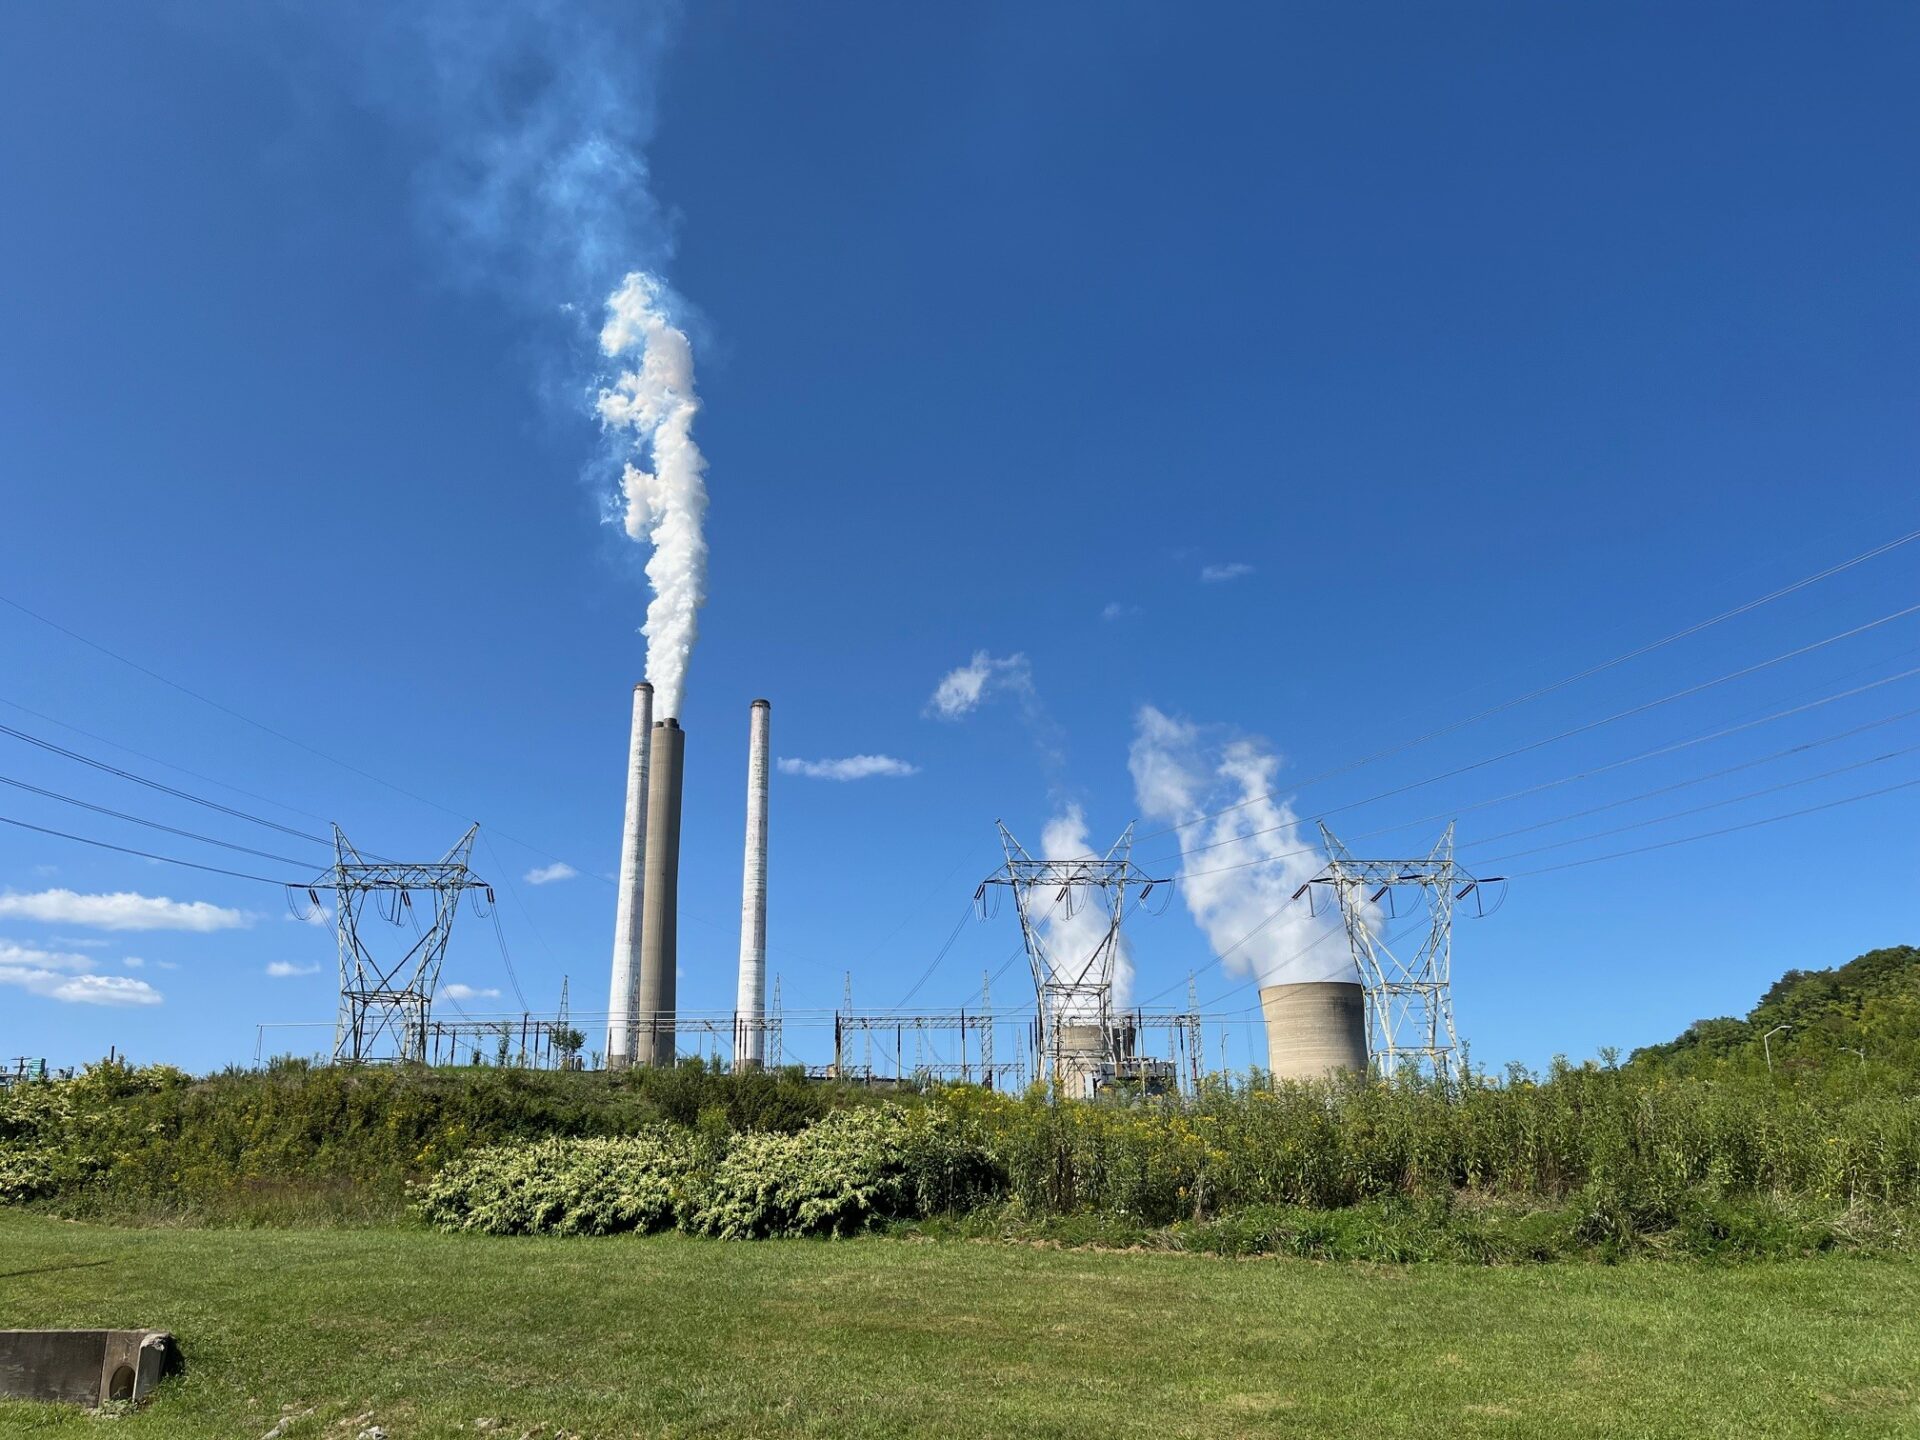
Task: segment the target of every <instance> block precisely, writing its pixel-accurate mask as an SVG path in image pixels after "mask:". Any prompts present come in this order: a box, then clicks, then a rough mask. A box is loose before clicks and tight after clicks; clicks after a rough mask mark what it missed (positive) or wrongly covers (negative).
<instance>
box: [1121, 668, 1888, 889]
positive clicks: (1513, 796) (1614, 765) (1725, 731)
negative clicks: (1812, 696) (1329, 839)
mask: <svg viewBox="0 0 1920 1440" xmlns="http://www.w3.org/2000/svg"><path fill="white" fill-rule="evenodd" d="M1914 675H1920V667H1915V668H1914V669H1912V670H1905V671H1902V672H1901V673H1900V674H1898V675H1892V676H1888V677H1887V678H1886V679H1884V680H1876V681H1874V682H1873V683H1872V684H1869V685H1860V686H1856V687H1854V688H1853V689H1851V690H1844V691H1841V692H1840V693H1838V694H1836V695H1828V696H1824V697H1822V698H1821V699H1818V700H1813V701H1809V702H1807V703H1806V704H1803V705H1795V706H1791V707H1790V708H1788V709H1785V710H1776V711H1775V712H1773V713H1772V714H1771V715H1763V716H1760V717H1759V718H1757V719H1753V720H1744V721H1741V722H1740V723H1739V724H1737V725H1730V726H1725V727H1723V728H1721V729H1718V730H1712V731H1708V732H1706V733H1705V734H1702V735H1695V736H1692V737H1690V738H1688V739H1685V740H1677V741H1674V742H1672V743H1671V744H1667V745H1660V746H1656V747H1655V748H1654V749H1651V750H1643V751H1641V752H1640V753H1639V754H1637V755H1629V756H1627V757H1625V758H1624V759H1620V760H1610V761H1608V762H1606V763H1605V764H1603V765H1595V766H1590V767H1589V768H1587V769H1585V770H1578V771H1575V772H1574V773H1572V774H1570V775H1562V776H1559V777H1557V778H1555V779H1552V780H1543V781H1541V782H1540V783H1538V784H1535V785H1528V786H1525V787H1523V788H1522V789H1519V790H1510V791H1508V792H1507V793H1506V794H1504V795H1495V796H1491V797H1489V798H1487V799H1485V800H1474V801H1470V802H1469V803H1467V804H1465V805H1458V806H1454V807H1453V808H1451V809H1449V810H1444V811H1439V812H1436V813H1434V814H1432V815H1424V816H1421V817H1420V818H1419V819H1417V820H1408V821H1404V822H1402V823H1399V824H1394V825H1383V826H1380V827H1378V828H1377V829H1373V830H1364V831H1361V832H1360V833H1359V834H1357V835H1355V836H1353V837H1352V838H1353V839H1356V840H1360V839H1367V838H1370V837H1372V836H1375V835H1389V834H1392V833H1393V832H1394V831H1396V830H1406V829H1409V828H1411V827H1412V826H1415V825H1423V824H1427V823H1429V822H1432V821H1437V820H1447V819H1454V818H1457V817H1459V816H1461V815H1464V814H1467V813H1468V812H1470V811H1474V810H1485V809H1488V808H1489V807H1491V806H1494V805H1504V804H1506V803H1508V802H1509V801H1513V800H1520V799H1524V798H1526V797H1527V796H1529V795H1538V794H1540V793H1541V792H1543V791H1546V790H1552V789H1555V788H1557V787H1559V786H1562V785H1569V784H1573V783H1575V782H1576V781H1580V780H1588V779H1591V778H1592V777H1593V776H1595V775H1604V774H1606V773H1608V772H1609V771H1613V770H1619V769H1623V768H1625V767H1626V766H1628V765H1637V764H1639V763H1640V762H1641V761H1643V760H1652V759H1656V758H1658V757H1660V756H1662V755H1671V754H1674V753H1675V752H1677V751H1680V750H1685V749H1688V748H1690V747H1692V746H1694V745H1702V744H1706V743H1707V742H1709V741H1713V740H1719V739H1724V738H1725V737H1726V736H1728V735H1733V734H1736V733H1738V732H1740V731H1742V730H1750V729H1753V728H1754V727H1755V726H1757V725H1764V724H1766V723H1768V722H1770V721H1773V720H1780V719H1784V718H1786V717H1787V716H1790V715H1799V714H1803V713H1805V712H1806V711H1808V710H1813V709H1817V708H1819V707H1820V706H1822V705H1827V704H1831V703H1832V702H1834V701H1836V700H1843V699H1847V698H1850V697H1852V696H1854V695H1858V694H1861V693H1863V692H1864V691H1867V690H1872V689H1876V688H1878V687H1879V686H1881V685H1887V684H1891V683H1892V682H1893V681H1895V680H1904V679H1908V678H1910V677H1912V676H1914ZM1914 715H1920V707H1916V708H1913V709H1909V710H1901V711H1897V712H1896V713H1894V714H1892V715H1886V716H1882V717H1880V718H1879V719H1877V720H1870V721H1868V722H1867V723H1865V724H1863V725H1856V726H1853V727H1852V728H1850V729H1847V730H1841V731H1838V732H1836V733H1834V734H1831V735H1826V736H1822V737H1821V738H1820V739H1818V740H1808V741H1804V742H1802V743H1801V744H1798V745H1790V746H1787V747H1786V748H1785V749H1783V750H1777V751H1775V752H1774V753H1773V754H1771V755H1763V756H1761V757H1760V758H1759V759H1757V760H1748V761H1745V762H1743V763H1742V764H1740V765H1731V766H1728V767H1726V768H1725V769H1723V770H1717V771H1711V772H1709V773H1707V774H1705V775H1702V776H1698V777H1695V778H1693V779H1689V780H1683V781H1680V782H1678V783H1677V784H1674V785H1667V786H1662V787H1660V788H1658V789H1654V790H1648V791H1644V792H1642V793H1641V794H1638V795H1630V796H1628V797H1626V799H1624V800H1613V801H1609V802H1608V803H1607V804H1606V805H1598V806H1594V807H1592V808H1591V809H1588V810H1581V811H1575V812H1573V813H1571V814H1567V815H1560V816H1556V817H1554V818H1553V819H1551V820H1543V821H1541V822H1540V823H1539V824H1538V825H1534V826H1528V827H1524V829H1541V828H1544V827H1545V826H1547V825H1558V824H1561V823H1563V822H1564V821H1567V820H1578V819H1580V818H1582V817H1583V816H1585V815H1590V814H1594V813H1596V812H1597V811H1600V810H1605V809H1610V808H1613V807H1614V806H1618V805H1626V804H1631V803H1632V802H1633V801H1636V800H1649V799H1652V798H1653V797H1654V796H1656V795H1661V794H1665V793H1666V792H1668V791H1670V790H1676V789H1681V788H1683V787H1684V786H1687V785H1694V784H1699V783H1702V782H1703V781H1705V780H1712V779H1717V778H1719V777H1720V776H1723V775H1730V774H1733V773H1734V772H1735V771H1738V770H1744V769H1750V768H1752V767H1753V766H1755V765H1761V764H1765V763H1768V762H1770V761H1773V760H1778V759H1781V758H1784V757H1785V756H1788V755H1797V754H1799V753H1800V752H1802V751H1804V750H1812V749H1815V748H1817V747H1818V746H1821V745H1827V744H1831V743H1833V742H1835V741H1837V740H1845V739H1848V738H1851V737H1852V736H1855V735H1860V734H1864V733H1865V732H1867V731H1869V730H1875V729H1878V728H1879V727H1881V726H1883V725H1891V724H1893V723H1895V722H1896V721H1899V720H1905V719H1908V718H1910V717H1912V716H1914ZM1389 793H1393V792H1389ZM1384 798H1386V796H1384V795H1374V796H1369V797H1368V798H1367V799H1364V800H1355V801H1352V802H1350V803H1349V804H1346V805H1335V806H1332V807H1330V808H1328V809H1326V810H1322V811H1320V812H1318V813H1317V814H1313V815H1307V816H1303V817H1301V818H1299V819H1297V820H1295V821H1293V822H1292V823H1290V824H1283V825H1269V826H1266V827H1265V828H1263V829H1260V830H1254V831H1250V832H1249V833H1248V834H1246V835H1240V836H1235V837H1233V838H1232V839H1229V840H1221V841H1216V842H1214V843H1213V844H1211V845H1201V846H1196V847H1195V848H1194V849H1193V850H1191V851H1189V852H1188V853H1189V854H1196V855H1197V854H1199V853H1201V852H1202V851H1205V850H1217V849H1219V848H1220V847H1221V846H1223V845H1234V844H1241V843H1244V842H1246V841H1249V840H1254V839H1257V838H1259V837H1260V836H1262V835H1271V834H1275V833H1278V832H1280V831H1285V830H1294V829H1297V828H1298V827H1300V826H1302V825H1308V824H1311V823H1313V822H1314V821H1316V820H1324V819H1327V818H1328V817H1329V816H1333V815H1338V814H1340V813H1341V812H1343V811H1346V810H1357V809H1359V808H1360V807H1362V806H1364V805H1371V804H1372V803H1374V801H1376V800H1380V799H1384ZM1524 829H1523V830H1510V831H1505V832H1503V834H1504V835H1515V834H1521V833H1524ZM1500 838H1502V836H1499V835H1495V836H1484V837H1482V838H1481V839H1479V840H1476V841H1474V842H1472V843H1474V844H1476V845H1479V844H1484V843H1486V841H1487V840H1493V839H1500ZM1318 853H1319V849H1318V847H1317V846H1312V845H1309V846H1304V847H1302V848H1300V849H1297V850H1283V851H1281V852H1279V853H1278V854H1274V855H1261V856H1257V857H1255V858H1254V859H1251V860H1239V861H1235V862H1234V863H1233V864H1231V865H1216V866H1212V867H1210V868H1208V869H1206V870H1186V871H1182V872H1180V873H1179V874H1177V875H1174V876H1173V877H1171V881H1170V883H1178V882H1180V881H1184V880H1196V879H1199V878H1200V877H1201V876H1205V875H1224V874H1226V873H1228V872H1230V871H1234V870H1245V869H1247V868H1249V867H1251V866H1255V865H1270V864H1273V863H1275V862H1277V861H1280V860H1290V859H1294V858H1296V857H1298V856H1302V855H1315V854H1318ZM1162 858H1163V859H1174V858H1177V857H1173V856H1164V857H1162ZM1149 863H1152V862H1149Z"/></svg>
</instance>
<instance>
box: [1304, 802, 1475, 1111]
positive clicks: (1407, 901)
mask: <svg viewBox="0 0 1920 1440" xmlns="http://www.w3.org/2000/svg"><path fill="white" fill-rule="evenodd" d="M1320 835H1321V838H1322V839H1323V840H1324V841H1325V843H1326V848H1327V854H1328V856H1329V857H1330V858H1329V859H1328V861H1327V865H1326V868H1325V869H1323V870H1321V871H1320V873H1319V874H1317V875H1315V876H1314V877H1313V878H1312V879H1311V880H1309V881H1307V882H1306V884H1304V885H1302V886H1301V887H1300V888H1299V889H1298V890H1296V891H1295V892H1294V898H1295V899H1296V900H1297V899H1299V898H1300V896H1301V895H1308V896H1309V897H1311V896H1312V895H1314V894H1331V896H1332V897H1333V900H1334V903H1335V904H1337V905H1338V906H1339V907H1340V917H1341V920H1342V921H1343V922H1344V924H1345V927H1346V934H1347V947H1348V949H1349V950H1350V951H1351V952H1352V954H1353V963H1354V966H1355V968H1356V969H1358V970H1359V972H1360V980H1361V984H1362V985H1364V986H1365V987H1366V992H1367V1029H1368V1036H1367V1050H1368V1055H1369V1059H1370V1061H1371V1064H1372V1066H1373V1070H1374V1072H1375V1073H1376V1074H1378V1075H1382V1076H1386V1077H1389V1078H1390V1077H1392V1076H1395V1075H1398V1074H1400V1073H1401V1072H1402V1070H1403V1069H1405V1068H1406V1067H1407V1066H1412V1067H1414V1068H1415V1069H1416V1070H1418V1071H1420V1072H1423V1073H1427V1074H1431V1075H1432V1076H1434V1077H1435V1078H1437V1079H1452V1078H1455V1077H1456V1075H1457V1073H1458V1071H1459V1068H1460V1066H1461V1064H1462V1063H1463V1058H1464V1057H1462V1055H1461V1054H1460V1038H1459V1035H1458V1033H1457V1032H1456V1031H1455V1029H1454V1024H1453V916H1454V910H1455V907H1456V906H1458V905H1460V904H1461V903H1463V902H1465V901H1467V900H1469V899H1471V900H1472V901H1473V906H1474V908H1473V913H1474V914H1475V915H1476V916H1478V915H1487V914H1491V913H1492V911H1493V910H1497V909H1499V901H1498V900H1496V902H1495V904H1494V905H1493V907H1492V909H1489V908H1488V907H1487V906H1486V904H1485V903H1484V897H1485V895H1486V893H1487V892H1486V891H1485V890H1484V889H1483V887H1486V886H1493V885H1501V884H1504V882H1505V877H1504V876H1500V875H1490V876H1488V877H1486V878H1485V879H1484V880H1482V879H1479V878H1477V877H1475V876H1473V875H1471V874H1469V873H1468V872H1467V871H1465V870H1464V869H1462V868H1461V867H1460V865H1459V863H1458V862H1456V861H1455V860H1454V858H1453V826H1452V825H1449V826H1447V828H1446V832H1445V833H1444V834H1443V835H1441V837H1440V839H1439V841H1438V842H1437V843H1436V844H1435V845H1434V847H1433V849H1432V850H1431V851H1430V852H1428V854H1427V855H1426V856H1425V857H1424V858H1422V859H1418V860H1362V859H1357V858H1355V856H1354V855H1353V853H1352V852H1351V851H1350V850H1348V849H1347V847H1346V846H1345V845H1343V844H1342V843H1341V842H1340V840H1339V839H1338V838H1337V837H1336V836H1335V835H1334V833H1333V831H1332V830H1330V829H1328V828H1327V825H1326V823H1325V822H1324V821H1323V822H1321V825H1320ZM1406 891H1413V892H1416V893H1417V896H1418V898H1417V899H1414V898H1411V897H1407V896H1405V894H1404V892H1406ZM1499 895H1500V898H1501V899H1504V897H1505V892H1504V891H1501V892H1499ZM1419 910H1424V913H1425V918H1426V925H1425V927H1424V929H1423V931H1422V933H1421V936H1420V941H1419V943H1418V945H1417V946H1416V947H1415V948H1414V949H1413V950H1411V951H1408V950H1406V949H1405V947H1404V946H1402V947H1401V949H1400V950H1398V951H1396V950H1395V949H1393V948H1392V945H1391V944H1390V943H1389V942H1388V940H1387V939H1386V938H1384V937H1383V936H1382V935H1380V934H1379V933H1378V925H1377V921H1378V920H1379V919H1382V918H1384V919H1386V920H1389V921H1391V920H1397V919H1399V918H1400V917H1401V916H1402V915H1407V914H1411V913H1413V912H1415V911H1419Z"/></svg>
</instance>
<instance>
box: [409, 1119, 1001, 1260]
mask: <svg viewBox="0 0 1920 1440" xmlns="http://www.w3.org/2000/svg"><path fill="white" fill-rule="evenodd" d="M717 1115H718V1112H717V1111H702V1112H700V1115H699V1117H697V1118H698V1119H699V1121H700V1128H701V1131H702V1133H695V1132H693V1131H689V1130H686V1129H682V1128H679V1127H671V1126H660V1127H656V1128H655V1129H653V1130H650V1131H648V1132H646V1133H644V1134H641V1135H633V1136H627V1137H625V1138H622V1139H614V1140H597V1139H558V1138H554V1139H547V1140H537V1141H532V1142H528V1143H523V1144H517V1145H499V1146H492V1147H489V1148H487V1149H484V1150H478V1151H475V1152H473V1153H471V1154H469V1155H467V1156H465V1157H464V1158H462V1159H460V1160H456V1161H453V1162H452V1163H451V1164H449V1165H447V1166H446V1167H445V1168H444V1169H442V1170H441V1171H440V1173H439V1174H437V1175H435V1176H434V1177H433V1179H432V1180H430V1181H428V1182H427V1183H426V1184H425V1185H423V1186H421V1187H419V1188H418V1190H417V1192H416V1200H415V1210H416V1211H417V1212H418V1213H419V1214H420V1215H421V1217H422V1218H424V1219H425V1220H426V1221H427V1223H428V1224H430V1225H433V1226H436V1227H437V1228H439V1229H442V1230H464V1231H475V1232H479V1233H483V1234H489V1235H534V1234H547V1235H607V1234H611V1233H613V1232H615V1231H622V1230H637V1231H642V1232H646V1231H653V1230H665V1229H669V1228H671V1227H673V1226H675V1225H678V1226H679V1227H680V1228H681V1229H683V1230H687V1231H689V1232H691V1233H694V1234H703V1235H716V1236H720V1237H723V1238H726V1239H758V1238H761V1237H765V1236H774V1235H847V1234H851V1233H853V1232H854V1231H856V1230H860V1229H863V1228H865V1227H866V1226H868V1225H870V1224H872V1223H874V1222H875V1221H879V1220H888V1219H897V1218H903V1217H910V1216H921V1215H929V1214H935V1213H940V1212H942V1211H947V1210H955V1209H961V1208H965V1207H967V1206H970V1205H973V1204H975V1203H977V1202H978V1201H979V1200H980V1199H982V1198H983V1197H986V1196H989V1195H991V1194H995V1193H997V1192H998V1189H999V1184H998V1180H999V1177H998V1172H997V1171H996V1170H995V1169H994V1167H993V1164H992V1161H991V1160H990V1158H989V1157H988V1156H987V1155H986V1153H985V1152H984V1151H982V1150H981V1149H980V1148H979V1147H978V1146H976V1145H974V1144H971V1143H970V1142H968V1141H967V1140H966V1139H964V1138H963V1136H962V1130H961V1126H960V1125H959V1124H958V1123H957V1122H956V1121H954V1120H953V1119H951V1118H950V1117H946V1116H934V1115H925V1114H922V1115H919V1116H911V1115H909V1114H908V1112H907V1111H905V1110H903V1109H901V1108H900V1107H899V1106H893V1105H890V1106H887V1107H885V1108H884V1109H864V1108H863V1109H859V1110H842V1111H838V1112H836V1113H835V1114H833V1115H830V1116H828V1117H827V1118H826V1119H824V1120H821V1121H819V1122H818V1123H816V1124H814V1125H811V1126H809V1127H807V1128H806V1129H804V1130H801V1131H799V1132H797V1133H795V1134H790V1135H789V1134H784V1133H782V1132H779V1131H749V1132H745V1133H741V1134H732V1135H730V1134H727V1133H726V1132H725V1131H724V1130H716V1128H715V1117H716V1116H717Z"/></svg>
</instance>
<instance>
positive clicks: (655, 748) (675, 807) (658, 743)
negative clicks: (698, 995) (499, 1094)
mask: <svg viewBox="0 0 1920 1440" xmlns="http://www.w3.org/2000/svg"><path fill="white" fill-rule="evenodd" d="M686 749H687V736H686V732H685V731H683V730H682V729H681V728H680V722H679V721H678V720H675V719H672V718H668V719H665V720H662V721H660V723H659V724H657V725H655V726H654V727H653V742H652V747H651V750H650V752H649V754H648V773H647V859H646V899H645V903H644V904H643V905H642V907H641V910H640V988H639V994H638V996H637V998H636V1001H635V1012H634V1022H635V1026H636V1028H637V1030H638V1032H639V1038H638V1040H637V1041H636V1043H635V1046H634V1059H635V1060H637V1061H639V1062H640V1063H641V1064H645V1065H671V1064H672V1063H673V1010H674V1000H675V991H676V989H677V985H676V976H677V966H678V963H679V918H680V917H679V910H680V776H681V767H682V766H683V765H684V764H685V762H686Z"/></svg>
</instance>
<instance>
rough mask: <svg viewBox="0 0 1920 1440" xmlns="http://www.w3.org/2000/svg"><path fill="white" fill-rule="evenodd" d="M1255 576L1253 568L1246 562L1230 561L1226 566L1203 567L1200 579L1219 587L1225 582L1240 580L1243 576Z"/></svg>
mask: <svg viewBox="0 0 1920 1440" xmlns="http://www.w3.org/2000/svg"><path fill="white" fill-rule="evenodd" d="M1251 574H1253V566H1251V565H1249V564H1247V563H1246V561H1244V560H1233V561H1229V562H1228V563H1227V564H1225V565H1202V566H1201V567H1200V578H1201V579H1202V580H1204V581H1206V582H1207V584H1209V585H1217V584H1219V583H1220V582H1221V581H1223V580H1238V579H1240V578H1241V576H1243V575H1251Z"/></svg>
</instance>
